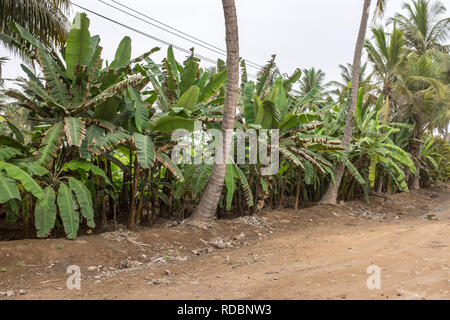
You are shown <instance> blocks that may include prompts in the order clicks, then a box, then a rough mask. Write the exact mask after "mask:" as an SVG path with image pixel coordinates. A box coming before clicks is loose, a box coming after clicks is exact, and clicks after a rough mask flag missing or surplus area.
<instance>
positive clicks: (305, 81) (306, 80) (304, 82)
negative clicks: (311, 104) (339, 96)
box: [300, 67, 325, 95]
mask: <svg viewBox="0 0 450 320" xmlns="http://www.w3.org/2000/svg"><path fill="white" fill-rule="evenodd" d="M302 73H303V76H302V79H301V81H300V83H301V85H300V91H301V93H302V94H303V95H306V94H307V93H308V92H310V91H311V90H312V89H313V88H314V87H315V86H319V87H320V88H323V81H324V79H325V73H324V72H323V71H322V70H321V69H317V70H316V69H315V68H314V67H313V68H311V69H303V72H302Z"/></svg>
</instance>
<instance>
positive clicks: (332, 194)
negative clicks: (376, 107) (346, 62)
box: [320, 0, 371, 204]
mask: <svg viewBox="0 0 450 320" xmlns="http://www.w3.org/2000/svg"><path fill="white" fill-rule="evenodd" d="M370 2H371V0H364V5H363V13H362V18H361V24H360V26H359V33H358V40H357V41H356V48H355V54H354V57H353V69H352V88H351V101H350V107H349V109H348V111H347V115H346V120H345V129H344V137H343V139H342V146H343V147H344V148H345V150H347V151H348V150H349V147H350V140H351V139H352V135H353V114H354V112H355V108H356V100H357V98H358V88H359V73H360V69H361V55H362V48H363V45H364V39H365V37H366V29H367V22H368V20H369V10H370ZM344 169H345V168H344V165H343V164H342V163H339V164H337V165H336V166H335V167H334V170H333V174H334V177H335V180H336V184H333V183H330V185H329V186H328V190H327V192H326V193H325V195H324V196H323V197H322V199H321V200H320V203H321V204H336V201H337V195H338V190H339V186H340V184H341V180H342V176H343V174H344Z"/></svg>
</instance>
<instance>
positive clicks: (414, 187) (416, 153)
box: [411, 137, 422, 191]
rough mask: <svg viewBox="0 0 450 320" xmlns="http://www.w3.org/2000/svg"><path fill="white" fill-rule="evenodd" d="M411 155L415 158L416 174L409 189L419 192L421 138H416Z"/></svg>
mask: <svg viewBox="0 0 450 320" xmlns="http://www.w3.org/2000/svg"><path fill="white" fill-rule="evenodd" d="M413 152H414V153H413V155H414V157H415V158H416V163H415V165H416V174H415V175H414V176H413V181H412V184H411V189H412V190H415V191H417V190H419V189H420V184H419V182H420V167H419V162H420V159H421V158H422V137H420V138H417V141H415V142H414V150H413Z"/></svg>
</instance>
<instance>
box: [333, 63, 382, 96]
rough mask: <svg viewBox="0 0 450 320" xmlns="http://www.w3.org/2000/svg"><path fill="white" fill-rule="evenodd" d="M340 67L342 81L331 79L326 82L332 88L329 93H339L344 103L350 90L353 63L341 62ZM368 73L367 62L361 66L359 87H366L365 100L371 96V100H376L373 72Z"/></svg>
mask: <svg viewBox="0 0 450 320" xmlns="http://www.w3.org/2000/svg"><path fill="white" fill-rule="evenodd" d="M339 69H341V81H330V82H328V83H327V84H326V86H327V87H331V88H332V89H331V90H330V91H329V93H331V94H335V95H337V96H338V98H339V102H340V103H341V104H342V103H344V101H345V99H346V97H347V95H348V91H349V90H350V86H351V83H352V70H353V66H352V64H351V63H347V64H346V65H343V64H340V65H339ZM366 73H367V62H366V63H364V64H363V65H362V66H361V70H360V72H359V87H360V88H361V87H364V90H365V94H366V99H365V100H367V99H369V98H370V99H371V102H376V100H374V96H373V95H372V94H371V92H372V91H373V89H375V85H374V84H373V83H372V76H373V73H370V74H368V75H366ZM375 99H376V98H375Z"/></svg>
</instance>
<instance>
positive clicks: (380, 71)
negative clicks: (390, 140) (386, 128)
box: [365, 24, 405, 123]
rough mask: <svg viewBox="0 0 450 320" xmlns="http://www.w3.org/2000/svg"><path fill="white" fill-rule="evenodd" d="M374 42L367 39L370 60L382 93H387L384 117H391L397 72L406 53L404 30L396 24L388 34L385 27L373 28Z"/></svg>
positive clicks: (386, 118) (366, 45) (385, 118)
mask: <svg viewBox="0 0 450 320" xmlns="http://www.w3.org/2000/svg"><path fill="white" fill-rule="evenodd" d="M372 35H373V42H372V41H370V40H366V41H365V48H366V50H367V53H368V58H369V61H370V62H372V64H373V69H374V74H375V75H376V77H377V78H378V80H379V81H380V82H381V86H382V88H381V93H383V94H384V95H385V103H384V105H383V111H382V114H383V118H384V120H385V123H386V122H387V120H388V119H389V115H390V110H391V105H392V103H393V101H392V90H393V89H394V83H395V81H396V78H397V74H398V73H399V70H400V68H401V66H402V63H403V61H404V58H405V55H404V51H405V47H404V45H405V40H404V37H403V32H402V31H400V30H399V29H397V27H396V24H394V29H393V30H392V33H391V34H390V35H388V34H387V33H386V32H385V30H384V29H383V27H374V28H372Z"/></svg>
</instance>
